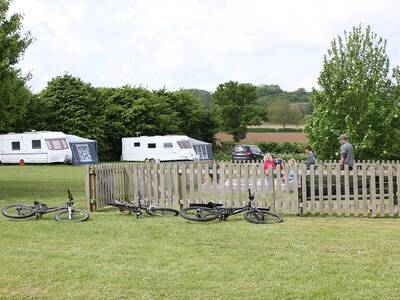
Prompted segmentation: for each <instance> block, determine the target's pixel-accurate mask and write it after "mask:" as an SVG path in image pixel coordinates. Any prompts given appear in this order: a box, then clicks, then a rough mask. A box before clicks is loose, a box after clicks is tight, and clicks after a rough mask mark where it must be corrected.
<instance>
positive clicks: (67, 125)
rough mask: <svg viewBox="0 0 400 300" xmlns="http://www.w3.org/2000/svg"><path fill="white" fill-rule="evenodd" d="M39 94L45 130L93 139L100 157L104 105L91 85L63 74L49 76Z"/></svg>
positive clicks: (101, 153)
mask: <svg viewBox="0 0 400 300" xmlns="http://www.w3.org/2000/svg"><path fill="white" fill-rule="evenodd" d="M39 97H40V98H41V102H42V103H43V105H45V106H46V110H45V113H44V115H45V120H44V124H45V127H46V129H47V130H52V131H63V132H64V133H66V134H76V135H78V136H82V137H85V138H91V139H95V140H97V141H98V143H99V144H100V147H99V152H100V155H101V156H103V152H102V151H103V150H104V149H103V147H102V146H103V136H104V135H103V132H104V127H103V123H104V117H103V110H104V105H103V103H101V100H100V96H99V94H98V92H97V90H96V89H95V88H93V87H92V86H91V85H90V84H89V83H85V82H83V81H82V80H81V79H80V78H77V77H73V76H72V75H69V74H65V75H64V76H57V77H55V78H53V79H52V80H51V81H50V82H49V83H48V84H47V87H46V88H45V89H44V90H43V91H42V92H41V93H40V95H39Z"/></svg>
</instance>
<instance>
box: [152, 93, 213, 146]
mask: <svg viewBox="0 0 400 300" xmlns="http://www.w3.org/2000/svg"><path fill="white" fill-rule="evenodd" d="M156 95H158V96H159V97H161V98H162V99H163V101H164V102H165V103H167V104H168V107H169V108H170V109H171V110H172V111H173V112H174V113H175V114H176V116H177V118H178V120H177V126H178V128H179V129H177V131H175V132H173V133H175V134H176V133H182V134H185V135H188V136H190V137H193V138H196V139H200V140H203V141H207V142H212V141H213V138H214V134H215V132H216V128H217V124H216V121H215V120H214V118H213V116H212V114H211V111H210V109H209V108H208V106H207V105H206V104H204V103H202V102H201V101H200V100H199V99H198V98H197V97H196V96H193V95H192V94H191V93H189V92H187V91H185V90H181V91H176V92H168V91H166V90H160V91H157V92H156Z"/></svg>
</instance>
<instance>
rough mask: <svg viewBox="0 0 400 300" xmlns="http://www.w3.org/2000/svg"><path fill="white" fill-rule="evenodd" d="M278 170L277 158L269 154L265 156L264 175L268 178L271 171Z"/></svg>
mask: <svg viewBox="0 0 400 300" xmlns="http://www.w3.org/2000/svg"><path fill="white" fill-rule="evenodd" d="M270 168H271V169H272V170H275V169H276V162H275V157H274V156H273V155H272V154H271V153H267V154H265V156H264V174H265V175H266V176H268V170H269V169H270Z"/></svg>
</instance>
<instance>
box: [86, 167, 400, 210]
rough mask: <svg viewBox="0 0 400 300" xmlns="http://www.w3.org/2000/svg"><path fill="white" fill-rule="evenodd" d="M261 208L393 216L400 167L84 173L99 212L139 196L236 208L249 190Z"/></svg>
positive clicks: (89, 199)
mask: <svg viewBox="0 0 400 300" xmlns="http://www.w3.org/2000/svg"><path fill="white" fill-rule="evenodd" d="M249 188H250V189H251V190H252V191H253V192H254V193H255V201H256V202H257V205H258V206H260V207H269V208H270V209H271V210H272V211H276V212H278V213H284V214H301V215H307V214H311V215H315V214H322V215H339V216H341V215H344V216H350V215H353V216H372V217H377V216H379V217H383V216H392V217H393V216H398V215H399V204H398V195H399V188H400V165H399V163H398V162H364V163H363V162H357V163H356V164H355V165H354V167H353V169H352V170H349V169H348V168H345V169H344V170H342V169H341V168H340V165H339V164H338V163H337V162H319V163H318V164H316V165H315V166H311V168H310V169H309V170H307V169H306V167H305V166H304V165H300V166H298V167H297V166H294V167H293V168H289V166H285V167H284V168H283V169H282V170H281V169H280V168H279V167H278V168H277V169H276V170H272V169H269V170H268V174H267V175H265V174H264V169H263V165H262V163H226V162H216V161H207V162H203V163H194V162H186V163H177V162H174V163H162V164H160V163H112V164H98V165H91V166H88V167H87V176H86V199H87V204H88V207H89V208H90V210H92V211H93V210H98V209H101V208H103V207H105V206H106V202H107V201H109V200H113V199H118V200H125V201H129V202H135V199H137V197H138V196H139V195H141V196H142V197H143V198H144V199H146V201H148V202H149V203H152V204H154V205H159V206H165V207H174V208H182V207H185V206H188V205H189V203H207V202H209V201H213V202H218V203H223V204H224V205H227V206H240V205H243V204H245V203H246V201H247V190H248V189H249Z"/></svg>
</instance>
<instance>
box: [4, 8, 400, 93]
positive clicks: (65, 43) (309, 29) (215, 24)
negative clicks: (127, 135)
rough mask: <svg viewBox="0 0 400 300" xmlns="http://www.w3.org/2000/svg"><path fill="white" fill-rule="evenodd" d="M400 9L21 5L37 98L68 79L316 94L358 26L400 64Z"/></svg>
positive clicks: (26, 62)
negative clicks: (340, 42)
mask: <svg viewBox="0 0 400 300" xmlns="http://www.w3.org/2000/svg"><path fill="white" fill-rule="evenodd" d="M399 9H400V2H397V1H394V0H383V1H378V0H355V1H345V0H338V1H335V2H333V1H316V0H315V1H313V0H304V1H289V0H281V1H272V0H271V1H262V0H247V1H244V0H221V1H212V0H204V1H201V0H169V1H156V0H136V1H123V0H115V1H111V0H107V1H106V0H102V1H96V0H80V1H78V0H72V1H67V0H52V1H51V0H18V1H14V2H13V3H12V10H13V11H19V12H23V13H24V15H25V19H24V27H25V29H27V30H30V31H31V32H32V34H33V36H34V37H35V38H36V42H35V43H34V44H33V45H31V46H30V47H29V48H28V50H27V53H26V56H25V58H24V60H23V61H22V62H21V68H22V69H23V70H25V71H28V70H31V71H32V74H33V79H32V81H31V84H32V86H33V88H34V89H35V90H40V89H42V88H44V87H45V85H46V82H47V81H48V80H50V79H51V78H52V77H54V76H57V75H62V74H63V73H64V71H68V72H69V73H71V74H73V75H76V76H80V77H81V78H82V79H84V80H86V81H88V82H90V83H92V84H93V85H95V86H120V85H123V84H126V83H129V84H132V85H143V86H147V87H149V88H161V87H163V86H166V87H167V88H169V89H176V88H181V87H187V88H189V87H197V88H204V89H208V90H213V89H215V88H216V87H217V85H218V84H220V83H223V82H224V81H227V80H238V81H242V82H252V83H255V84H261V83H267V84H269V83H271V84H279V85H281V86H282V87H283V88H285V89H291V90H293V89H297V88H299V87H306V88H311V87H312V86H316V79H317V77H318V74H319V72H320V70H321V67H322V56H323V54H325V52H326V50H327V48H328V47H329V45H330V41H331V40H332V39H333V38H334V37H335V36H336V35H337V34H342V33H343V31H344V30H350V29H351V27H352V26H357V25H358V24H360V23H361V24H370V25H371V26H372V29H373V30H374V31H375V32H377V33H378V34H379V35H381V36H383V37H384V38H387V39H388V54H389V55H390V58H391V61H392V63H394V64H399V63H400V54H399V53H398V51H397V49H398V47H399V46H400V38H399V37H398V34H397V28H399V25H400V21H399V20H398V16H397V13H398V11H399Z"/></svg>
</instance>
